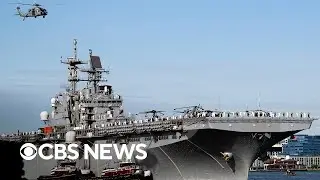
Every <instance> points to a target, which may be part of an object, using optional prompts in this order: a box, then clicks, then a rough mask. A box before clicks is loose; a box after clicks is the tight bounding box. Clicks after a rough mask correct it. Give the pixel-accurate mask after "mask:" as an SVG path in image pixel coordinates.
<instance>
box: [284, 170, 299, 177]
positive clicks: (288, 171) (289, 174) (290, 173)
mask: <svg viewBox="0 0 320 180" xmlns="http://www.w3.org/2000/svg"><path fill="white" fill-rule="evenodd" d="M286 174H287V176H295V175H297V174H296V173H295V172H292V171H290V170H289V169H287V173H286Z"/></svg>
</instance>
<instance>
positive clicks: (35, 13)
mask: <svg viewBox="0 0 320 180" xmlns="http://www.w3.org/2000/svg"><path fill="white" fill-rule="evenodd" d="M11 4H12V3H11ZM14 4H19V5H22V6H32V7H31V8H30V9H28V12H22V11H21V8H20V6H17V8H16V10H17V14H15V15H18V16H20V17H22V18H23V21H24V20H25V19H26V18H29V17H34V18H37V17H41V16H42V17H43V18H45V17H46V16H47V15H48V11H47V10H46V9H45V8H43V7H41V5H40V4H37V3H34V4H23V3H14Z"/></svg>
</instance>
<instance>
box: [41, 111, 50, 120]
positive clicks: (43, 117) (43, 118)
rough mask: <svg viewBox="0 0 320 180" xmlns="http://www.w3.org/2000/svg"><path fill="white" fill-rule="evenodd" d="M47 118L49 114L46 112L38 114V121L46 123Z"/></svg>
mask: <svg viewBox="0 0 320 180" xmlns="http://www.w3.org/2000/svg"><path fill="white" fill-rule="evenodd" d="M48 118H49V113H48V112H47V111H42V112H41V113H40V120H42V121H47V120H48Z"/></svg>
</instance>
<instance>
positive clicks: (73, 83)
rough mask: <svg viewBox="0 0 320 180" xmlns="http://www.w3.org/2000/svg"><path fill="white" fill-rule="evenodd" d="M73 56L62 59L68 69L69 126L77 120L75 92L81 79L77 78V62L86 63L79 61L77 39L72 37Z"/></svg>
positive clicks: (78, 119) (76, 93) (75, 123)
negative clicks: (65, 59)
mask: <svg viewBox="0 0 320 180" xmlns="http://www.w3.org/2000/svg"><path fill="white" fill-rule="evenodd" d="M73 50H74V52H73V57H69V58H67V61H62V60H61V63H63V64H68V70H69V76H68V82H69V88H70V89H69V92H68V96H69V97H70V99H69V101H68V107H67V113H68V115H67V118H68V119H69V122H70V124H71V126H76V125H77V124H78V123H79V121H80V117H79V111H78V107H79V106H78V104H79V101H78V99H79V98H78V96H79V93H78V92H77V83H78V82H79V81H81V79H79V78H78V69H79V68H78V65H79V64H86V63H85V62H83V61H80V60H79V59H78V54H77V40H76V39H74V41H73Z"/></svg>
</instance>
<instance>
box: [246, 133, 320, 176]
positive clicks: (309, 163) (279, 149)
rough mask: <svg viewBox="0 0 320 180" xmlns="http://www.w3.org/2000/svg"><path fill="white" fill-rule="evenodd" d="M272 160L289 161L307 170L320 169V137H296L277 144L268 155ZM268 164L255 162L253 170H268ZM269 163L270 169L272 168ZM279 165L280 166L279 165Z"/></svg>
mask: <svg viewBox="0 0 320 180" xmlns="http://www.w3.org/2000/svg"><path fill="white" fill-rule="evenodd" d="M267 154H268V156H269V157H270V158H271V159H287V161H288V158H289V159H291V160H294V161H295V162H297V164H296V165H304V166H306V167H307V168H320V136H308V135H295V136H291V137H289V138H286V139H284V140H282V141H281V142H279V143H277V144H275V145H274V146H273V147H272V149H270V150H269V152H268V153H267ZM294 161H292V162H294ZM265 165H266V163H265V162H262V161H260V160H259V159H257V160H255V161H254V162H253V164H252V167H251V170H253V169H266V166H265ZM270 165H271V164H270V162H269V167H270V168H271V167H272V166H270ZM277 165H280V164H279V163H277Z"/></svg>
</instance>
